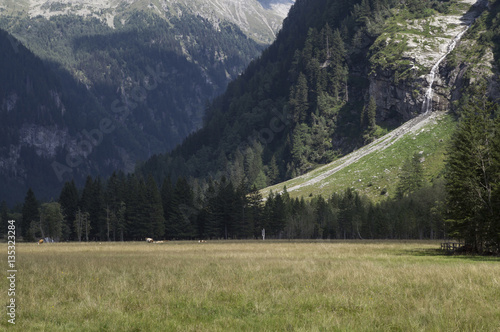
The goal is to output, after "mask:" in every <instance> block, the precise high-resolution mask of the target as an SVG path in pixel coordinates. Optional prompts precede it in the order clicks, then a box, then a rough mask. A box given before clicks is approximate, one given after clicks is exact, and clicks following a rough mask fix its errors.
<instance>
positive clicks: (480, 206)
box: [446, 97, 500, 252]
mask: <svg viewBox="0 0 500 332" xmlns="http://www.w3.org/2000/svg"><path fill="white" fill-rule="evenodd" d="M497 107H498V106H497V105H496V104H494V103H492V102H489V101H488V100H487V99H486V97H483V98H481V99H480V98H479V97H474V98H471V99H470V101H469V102H468V104H467V105H466V106H465V107H464V109H463V111H462V118H461V120H460V123H459V125H458V129H457V131H456V133H455V135H454V137H453V139H452V144H451V149H450V151H449V155H448V161H447V171H446V189H447V192H448V201H447V206H448V220H447V224H448V229H449V233H450V235H451V236H453V237H456V238H459V239H463V240H465V241H466V242H467V244H468V245H470V246H471V247H472V249H473V250H474V251H476V252H483V251H485V250H495V251H497V252H498V251H499V249H500V243H498V240H497V239H498V233H497V230H498V215H495V210H496V209H497V207H496V206H495V199H494V190H495V187H496V186H497V185H498V174H495V163H496V161H495V157H494V156H495V153H496V152H494V141H495V130H494V128H495V126H494V121H493V119H492V116H493V114H494V110H495V109H496V108H497Z"/></svg>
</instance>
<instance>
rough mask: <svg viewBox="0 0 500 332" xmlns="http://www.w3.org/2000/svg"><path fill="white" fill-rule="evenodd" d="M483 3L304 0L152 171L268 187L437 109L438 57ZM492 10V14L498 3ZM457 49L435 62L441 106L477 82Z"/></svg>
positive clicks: (148, 167) (151, 164)
mask: <svg viewBox="0 0 500 332" xmlns="http://www.w3.org/2000/svg"><path fill="white" fill-rule="evenodd" d="M473 4H474V3H473V2H472V1H437V0H436V1H426V2H422V1H406V2H404V3H402V2H400V1H366V0H365V1H349V2H348V1H340V0H338V1H330V2H326V3H325V2H321V1H297V2H296V3H295V5H294V6H293V7H292V9H291V11H290V14H289V17H288V18H287V19H286V20H285V22H284V26H283V29H282V31H281V32H280V34H279V35H278V38H277V40H276V42H275V43H274V44H273V45H272V46H271V47H270V48H269V49H268V50H266V51H265V52H264V54H263V55H262V57H261V58H260V59H259V60H258V61H255V62H254V63H252V64H251V65H250V66H249V68H248V69H247V71H246V72H245V73H244V74H243V75H242V76H241V77H240V78H239V79H237V80H236V81H234V82H232V83H231V84H230V85H229V87H228V90H227V92H226V93H225V94H224V95H223V96H221V97H220V98H218V99H217V100H216V101H215V102H214V103H213V104H212V105H211V106H210V107H209V113H208V116H207V119H206V121H205V126H204V127H203V129H201V130H200V131H198V132H197V133H195V134H193V135H191V136H190V137H188V138H187V139H186V140H185V141H184V143H183V145H182V146H181V147H179V148H177V149H176V150H174V151H173V152H172V153H171V154H169V155H159V156H154V157H153V158H152V159H150V160H149V161H148V162H146V163H145V164H144V165H143V166H142V167H141V168H140V172H141V173H142V174H143V175H146V174H148V173H152V174H154V175H155V176H156V178H157V180H158V181H161V179H162V178H164V177H166V176H168V175H171V176H172V177H173V178H177V177H179V176H188V177H190V176H193V177H211V178H219V177H222V176H224V177H226V178H229V179H231V180H232V181H233V183H240V182H242V181H245V182H246V183H247V184H248V185H249V186H253V185H255V186H257V187H260V188H262V187H265V186H266V185H268V184H272V183H276V182H279V181H281V180H285V179H289V178H293V177H295V176H298V175H301V174H304V173H306V172H307V171H310V170H311V169H314V168H316V167H317V166H319V165H323V164H326V163H329V162H331V161H333V160H336V159H337V158H338V157H340V156H342V155H345V154H347V153H349V152H351V151H353V150H355V149H358V148H359V147H361V146H363V145H365V144H368V143H370V142H372V141H373V140H375V139H377V138H379V137H381V136H383V135H384V134H385V133H387V132H388V131H390V130H391V129H393V128H395V127H397V126H398V125H400V124H402V123H404V122H405V121H407V120H409V119H411V118H413V117H415V116H417V115H418V114H420V113H424V112H426V110H427V108H426V107H423V106H422V104H423V102H424V97H425V95H426V92H427V90H428V87H429V83H430V82H429V81H430V79H429V77H428V74H429V73H430V71H431V67H433V65H434V64H435V62H433V61H438V60H440V59H441V58H442V57H443V56H444V55H445V54H447V53H448V45H449V44H450V43H451V41H452V40H453V39H454V38H455V36H456V35H457V34H460V33H461V32H463V31H464V29H465V27H466V26H467V25H468V24H470V23H472V21H473V18H474V17H476V16H477V15H479V14H480V13H481V12H482V11H484V10H486V5H487V4H486V3H485V2H483V1H480V2H478V5H477V6H473ZM489 7H490V9H489V10H487V11H486V13H487V14H486V16H488V15H494V13H495V10H496V8H497V5H496V2H493V1H492V2H490V3H489ZM492 13H493V14H492ZM441 21H442V22H441ZM476 25H477V24H474V26H473V28H472V31H474V27H475V26H476ZM471 33H472V32H470V33H467V34H466V36H464V37H465V41H463V43H467V41H466V40H467V36H469V35H471ZM474 38H475V39H477V38H479V37H478V36H477V35H476V36H475V37H474ZM490 52H491V51H490ZM490 54H491V53H490ZM449 56H450V58H455V59H456V60H455V62H454V64H453V65H451V62H449V61H447V62H442V61H441V62H440V66H436V69H435V80H434V85H435V87H436V88H437V89H435V90H434V91H435V92H436V93H435V94H434V95H433V97H432V98H430V100H432V101H433V105H434V106H433V108H434V109H435V110H440V109H448V108H450V107H451V105H452V103H453V102H455V101H457V100H459V99H460V98H461V97H462V96H463V95H464V93H465V92H467V88H468V87H469V86H471V85H472V86H473V85H475V83H474V79H470V77H468V74H467V73H470V72H471V70H473V69H472V67H470V66H469V62H468V60H467V59H466V58H463V57H459V56H456V52H452V53H451V54H450V55H449ZM477 60H478V62H477V64H481V63H488V61H489V60H488V59H486V58H484V59H477ZM469 67H470V68H469ZM467 68H469V69H467ZM495 80H496V79H492V80H490V81H491V84H490V85H489V86H490V87H491V89H490V90H491V91H490V93H491V94H492V95H493V94H494V91H495V88H494V84H493V83H494V82H495Z"/></svg>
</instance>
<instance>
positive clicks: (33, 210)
mask: <svg viewBox="0 0 500 332" xmlns="http://www.w3.org/2000/svg"><path fill="white" fill-rule="evenodd" d="M22 216H23V219H22V223H21V227H20V229H19V232H20V233H21V234H22V235H23V238H24V239H25V240H26V241H33V240H34V238H33V237H32V236H31V235H30V231H29V230H30V228H31V225H32V223H38V222H39V219H40V211H39V203H38V201H37V199H36V197H35V193H34V192H33V190H31V188H30V189H29V190H28V192H27V193H26V198H25V199H24V204H23V209H22Z"/></svg>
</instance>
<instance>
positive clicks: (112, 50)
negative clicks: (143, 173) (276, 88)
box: [0, 1, 285, 202]
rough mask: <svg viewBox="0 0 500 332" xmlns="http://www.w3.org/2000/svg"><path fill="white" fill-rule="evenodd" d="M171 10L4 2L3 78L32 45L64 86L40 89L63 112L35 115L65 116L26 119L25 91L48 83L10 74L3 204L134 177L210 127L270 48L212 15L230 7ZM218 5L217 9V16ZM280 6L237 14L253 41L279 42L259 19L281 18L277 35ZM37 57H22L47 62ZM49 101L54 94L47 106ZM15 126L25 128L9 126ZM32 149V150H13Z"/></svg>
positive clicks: (2, 99) (0, 165) (36, 104)
mask: <svg viewBox="0 0 500 332" xmlns="http://www.w3.org/2000/svg"><path fill="white" fill-rule="evenodd" d="M280 3H281V2H280ZM161 4H163V7H161V8H163V9H162V10H161V12H158V10H156V7H158V6H159V5H160V2H158V3H155V4H153V3H150V2H149V1H148V2H144V1H109V2H100V1H16V2H13V1H1V2H0V18H1V19H0V28H5V29H6V30H8V31H9V32H11V33H12V35H13V37H11V36H9V37H4V38H7V39H8V41H9V43H8V45H10V44H12V45H14V46H15V47H14V48H13V47H10V49H8V50H7V49H6V51H5V52H4V54H3V55H4V56H5V58H4V62H3V63H2V65H3V66H5V67H4V69H3V70H9V69H12V68H19V66H22V64H20V63H18V62H16V61H19V58H17V57H18V54H17V47H18V46H19V47H20V46H22V45H24V46H26V47H27V48H29V49H30V51H31V52H32V53H33V54H34V55H35V56H36V57H39V58H41V59H42V60H43V61H44V62H45V66H44V68H45V69H46V70H47V71H48V72H50V75H49V76H50V77H52V79H53V80H54V81H56V82H58V88H57V89H56V88H54V87H52V86H48V87H47V88H46V89H38V90H37V95H38V96H39V97H40V98H41V99H44V100H45V99H47V100H50V99H51V98H56V100H57V103H58V104H55V106H47V105H45V104H44V103H42V102H41V101H40V100H39V99H30V101H29V102H30V107H29V109H30V110H29V112H34V111H35V109H41V108H47V109H49V110H50V111H48V112H49V113H50V112H54V113H55V112H59V113H60V119H59V118H54V117H53V116H49V117H48V118H47V119H45V121H41V120H40V118H39V117H32V116H30V114H28V113H29V112H28V113H24V112H26V109H24V108H23V105H24V104H23V103H26V102H27V101H26V99H29V98H28V97H26V96H25V92H24V91H23V88H24V85H25V84H26V80H27V77H29V78H30V79H35V80H38V79H41V77H39V76H38V75H34V76H30V75H29V72H26V71H25V70H20V71H19V72H20V73H25V74H26V75H24V76H23V75H13V76H12V79H13V80H11V81H3V79H4V78H5V79H6V76H4V75H2V78H1V79H0V80H2V85H3V86H4V88H5V89H4V90H2V91H0V92H1V93H0V105H3V106H2V128H3V129H5V131H4V133H3V139H2V140H1V141H0V146H1V148H2V151H3V153H2V155H0V161H1V162H0V173H2V177H3V181H6V182H9V183H11V184H12V185H11V186H10V187H9V189H8V190H7V188H6V190H5V191H2V193H1V195H0V200H2V199H7V200H9V201H10V202H14V201H19V200H21V199H22V197H23V195H24V193H25V192H26V190H27V188H28V187H29V186H33V189H34V190H35V191H36V192H40V193H43V194H44V196H42V197H45V198H50V197H51V196H53V195H56V193H57V192H58V189H59V187H60V185H61V183H62V181H64V180H70V179H72V178H75V180H76V181H77V182H78V183H80V184H82V182H83V180H84V178H85V176H86V175H87V174H94V175H96V174H101V175H103V176H106V175H108V174H110V172H111V171H112V170H115V169H123V170H126V171H132V170H133V168H134V166H135V164H136V162H137V161H138V160H143V159H146V158H148V157H149V156H151V155H152V154H154V153H159V152H164V151H168V150H170V149H172V148H173V147H175V146H176V145H177V144H178V143H180V142H181V140H182V139H183V138H184V137H186V136H187V135H188V134H189V133H191V132H192V131H193V130H195V129H197V128H199V127H200V126H201V123H202V117H203V114H204V108H205V103H206V102H207V101H208V100H210V99H211V98H213V97H214V96H216V95H218V94H220V93H222V92H223V91H224V89H225V87H226V85H227V83H228V82H229V81H230V80H231V79H233V78H235V77H237V76H238V75H239V73H240V72H241V71H242V70H243V69H244V68H245V66H246V65H247V64H248V63H249V62H250V60H251V59H252V58H255V57H257V56H258V55H259V54H260V52H261V50H262V49H263V45H262V44H259V43H257V42H256V41H255V40H253V39H250V38H249V37H248V36H247V35H245V33H244V32H242V31H241V30H240V29H239V28H238V26H236V25H235V24H233V23H231V22H230V21H228V20H229V19H234V17H233V18H231V17H230V15H229V14H228V15H225V16H220V17H219V16H217V15H215V16H214V15H213V13H216V12H217V11H216V10H214V9H213V8H218V7H217V6H219V5H221V4H225V6H226V7H227V6H229V3H226V2H220V3H219V2H213V3H212V2H207V1H198V2H196V6H194V3H193V6H188V7H186V5H187V4H186V3H183V2H175V3H171V2H162V3H161ZM208 4H212V5H213V6H216V7H213V8H212V9H209V7H207V6H208ZM230 4H232V5H231V6H233V7H234V8H236V9H238V8H239V7H238V6H236V4H237V3H233V2H230ZM281 4H282V5H285V2H283V3H281ZM167 5H168V6H167ZM274 5H276V3H275V2H273V3H272V6H271V7H270V9H266V8H267V7H266V8H264V7H263V6H262V5H260V4H259V3H258V2H255V3H252V6H250V5H248V6H243V7H244V8H246V9H245V10H246V11H240V10H239V9H238V11H236V12H234V13H233V14H235V15H236V13H237V14H238V15H240V16H241V15H243V14H242V13H245V15H246V16H245V17H246V21H245V22H246V23H247V26H246V28H247V33H248V35H251V34H253V33H255V36H254V37H255V39H256V40H259V41H264V40H267V39H266V38H272V34H267V35H266V34H264V33H262V34H261V33H260V32H257V31H258V30H259V29H260V28H258V27H257V28H255V30H254V26H253V25H254V24H257V23H256V22H253V21H249V19H250V17H253V16H252V15H254V14H255V15H257V14H258V13H260V12H259V10H260V11H264V12H266V13H267V14H268V16H266V19H265V20H263V22H266V24H271V22H275V24H274V23H273V24H274V25H273V29H278V28H279V22H280V20H279V17H281V16H280V15H282V14H283V13H281V14H279V15H278V16H273V15H274V14H273V13H274V12H275V11H274V9H273V8H274V7H273V6H274ZM155 6H156V7H155ZM229 7H230V6H229ZM229 7H228V8H229ZM233 7H231V8H233ZM247 7H248V8H252V9H254V11H253V12H252V11H251V10H250V9H248V8H247ZM257 8H260V9H259V10H257ZM247 9H248V10H247ZM204 10H206V12H204ZM241 10H243V9H241ZM201 13H205V14H206V15H205V16H206V18H204V17H202V16H200V14H201ZM271 14H272V15H271ZM110 15H111V16H110ZM259 15H260V14H259ZM259 17H260V19H261V18H262V17H261V16H259ZM271 17H274V18H272V19H271ZM242 26H243V25H242ZM272 31H273V33H274V31H275V30H272ZM261 37H262V38H261ZM23 52H24V51H23ZM33 54H32V55H31V57H30V58H29V59H26V58H22V59H23V60H26V61H28V62H36V61H38V62H39V60H38V59H37V60H35V56H33ZM26 68H31V67H30V65H29V64H26ZM44 85H47V84H44ZM43 93H46V94H47V95H46V96H45V97H43V98H42V94H43ZM54 96H56V97H54ZM61 110H63V111H61ZM20 114H25V116H20ZM13 118H15V119H16V120H15V121H14V120H12V119H13ZM56 119H59V120H58V121H56ZM108 120H112V121H114V124H116V125H113V126H114V127H112V128H116V130H115V129H114V130H111V131H109V132H106V133H104V132H102V130H101V128H100V126H101V122H102V121H104V123H106V124H107V123H108V122H107V121H108ZM14 122H15V127H10V128H9V129H6V128H7V124H9V123H11V124H12V123H14ZM97 131H100V132H101V133H100V134H97ZM86 133H87V134H86ZM88 133H90V135H89V134H88ZM92 133H94V136H92ZM101 134H103V135H102V137H101ZM27 136H29V137H31V138H30V139H28V138H27ZM33 140H35V141H36V142H35V141H33ZM94 143H95V144H94ZM89 144H90V145H89ZM25 149H28V150H30V151H33V153H29V154H19V153H11V152H10V151H21V150H25ZM37 165H40V167H39V166H37ZM14 169H16V171H13V170H14ZM41 169H43V170H44V172H41V171H40V170H41ZM41 174H44V176H42V175H41ZM38 177H40V179H39V180H37V178H38ZM42 183H43V184H42ZM14 189H15V191H16V195H14V194H12V190H14ZM8 191H10V192H8ZM21 193H22V194H21Z"/></svg>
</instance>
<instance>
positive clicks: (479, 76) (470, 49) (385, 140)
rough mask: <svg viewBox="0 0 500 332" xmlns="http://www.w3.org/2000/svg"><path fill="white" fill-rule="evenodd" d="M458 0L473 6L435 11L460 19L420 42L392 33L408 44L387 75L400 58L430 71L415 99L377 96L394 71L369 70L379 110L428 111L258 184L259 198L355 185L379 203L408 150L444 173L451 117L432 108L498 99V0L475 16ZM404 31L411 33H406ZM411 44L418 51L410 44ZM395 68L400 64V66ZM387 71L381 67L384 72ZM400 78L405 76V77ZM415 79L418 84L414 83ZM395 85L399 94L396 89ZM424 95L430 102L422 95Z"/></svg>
mask: <svg viewBox="0 0 500 332" xmlns="http://www.w3.org/2000/svg"><path fill="white" fill-rule="evenodd" d="M465 3H468V4H469V5H473V4H476V6H472V7H470V8H469V7H463V10H464V11H466V13H465V14H464V15H461V16H457V12H455V13H451V14H449V15H444V16H441V17H439V16H438V17H434V18H433V20H432V21H431V22H438V24H439V25H440V26H442V27H444V26H446V25H443V23H442V22H447V23H448V24H450V22H453V21H455V22H457V19H458V18H459V17H461V19H460V20H458V22H460V23H459V24H457V25H455V24H451V25H450V30H446V31H442V32H441V34H436V35H435V36H434V37H431V38H428V39H427V42H426V43H425V44H424V43H423V42H422V40H420V42H421V43H420V45H418V44H417V43H412V42H411V39H410V38H406V37H405V38H401V39H399V40H398V42H399V43H402V42H408V45H410V46H411V50H406V51H405V52H404V53H402V54H403V55H402V58H401V59H396V61H394V63H389V62H388V63H387V65H388V66H392V70H393V74H394V72H395V71H397V70H399V68H400V67H398V66H397V63H398V61H400V62H402V61H404V60H402V59H404V58H405V57H406V60H408V59H411V60H412V61H413V67H412V68H414V70H415V67H417V66H420V67H421V69H420V70H422V71H425V70H429V68H431V69H430V70H429V71H430V72H433V73H432V74H435V77H432V75H425V76H420V78H423V83H424V84H423V86H421V90H422V91H426V92H427V95H425V94H422V93H421V94H420V95H418V98H415V99H416V101H419V102H418V103H413V102H408V100H409V99H411V98H412V97H411V96H408V95H406V98H407V99H406V100H404V98H400V100H399V102H396V101H397V96H398V94H397V93H395V94H382V93H381V92H382V91H384V87H383V85H384V84H385V85H386V86H385V89H390V88H391V87H394V81H393V79H394V77H391V76H388V77H389V80H385V79H386V78H387V76H384V77H382V78H381V77H377V76H378V75H377V74H378V73H380V68H377V69H378V72H377V74H373V76H372V78H371V82H372V85H371V89H370V91H373V90H375V92H377V93H376V94H375V95H376V96H377V97H378V99H377V101H381V104H382V105H378V109H382V110H384V109H385V110H389V107H387V104H384V102H387V101H388V100H390V101H391V102H392V103H394V105H395V106H396V107H398V109H397V112H398V113H399V116H400V117H402V118H403V117H409V116H411V114H412V113H411V112H409V113H406V114H404V112H402V110H403V109H406V110H411V109H412V108H413V113H417V112H418V111H419V110H420V111H423V110H425V107H428V108H429V109H428V112H427V113H424V114H421V115H419V116H417V117H415V118H413V119H412V120H409V121H408V122H406V123H405V124H403V125H402V126H400V127H398V128H397V129H395V130H393V131H392V132H390V133H388V134H387V135H385V136H383V137H381V138H380V139H377V140H375V141H374V142H372V143H371V144H369V145H366V146H364V147H362V148H360V149H359V150H356V151H354V152H352V153H350V154H348V155H346V156H345V157H343V158H340V159H338V160H336V161H334V162H332V163H330V164H328V165H325V166H323V167H320V168H317V169H315V170H314V171H311V172H309V173H307V174H304V175H302V176H299V177H297V178H294V179H291V180H289V181H286V182H283V183H280V184H277V185H274V186H270V187H268V188H265V189H263V190H262V191H261V193H262V194H263V195H264V196H266V195H268V194H269V192H270V191H273V192H275V193H276V192H282V191H283V190H284V188H285V187H286V190H287V192H288V193H289V194H290V196H291V197H314V196H317V195H323V196H329V195H330V194H331V193H333V192H341V191H343V190H345V189H347V188H355V189H356V190H358V191H359V192H362V193H364V194H366V195H368V196H369V197H370V198H372V199H373V200H375V201H378V200H380V199H382V198H385V197H386V196H389V195H390V196H393V195H394V193H395V191H396V187H397V185H398V182H399V176H400V173H401V168H402V165H403V164H404V163H405V161H406V160H408V159H410V158H411V157H412V155H414V154H418V155H419V158H420V162H421V164H422V166H423V169H424V172H425V176H426V178H427V179H428V180H432V179H434V178H436V177H439V176H440V175H441V174H442V172H443V171H444V159H445V155H446V150H447V148H448V147H449V142H450V137H451V134H452V132H453V131H454V128H455V126H456V121H455V119H454V118H453V117H452V116H450V115H444V112H442V111H441V112H440V111H438V110H445V111H448V110H450V109H451V110H453V111H457V110H459V109H460V107H461V106H462V105H463V104H466V102H465V101H466V100H467V99H468V98H469V96H472V95H474V94H487V95H488V96H489V97H490V98H491V99H492V100H497V101H498V100H499V97H500V94H499V93H500V89H499V85H498V64H499V59H500V57H499V55H500V54H499V39H498V36H497V35H496V34H497V33H498V31H500V30H499V28H500V25H499V22H498V20H497V17H498V12H499V6H498V4H496V3H493V2H491V3H489V4H488V10H487V11H485V12H484V13H482V15H481V16H479V15H480V14H481V9H484V7H482V8H481V6H485V5H486V3H485V2H478V3H476V2H472V1H470V2H468V1H467V2H465ZM430 26H432V25H430ZM469 26H470V28H469ZM405 34H407V35H410V33H408V32H405ZM413 38H415V36H413ZM379 39H380V40H382V41H383V42H384V43H386V44H387V43H390V41H388V37H387V35H385V34H382V35H381V37H379ZM438 41H439V42H440V44H439V47H436V48H434V47H433V48H432V49H431V47H432V46H436V45H437V42H438ZM455 46H456V48H455ZM418 47H420V49H417V48H418ZM426 49H427V52H426ZM385 54H387V52H386V53H385ZM410 54H411V56H410ZM424 55H425V56H424ZM431 60H432V61H434V63H432V62H431ZM400 65H401V63H400ZM424 66H425V67H424ZM402 67H403V68H405V67H404V65H403V66H402ZM390 70H391V69H388V70H387V71H386V73H389V72H390ZM405 80H406V82H412V81H411V80H410V79H409V78H406V79H405ZM381 82H384V83H381ZM432 83H434V84H432ZM414 84H415V82H414ZM417 84H421V83H420V82H418V81H417ZM425 84H427V86H425ZM402 86H403V84H399V85H397V87H398V88H401V89H402ZM394 90H395V89H393V90H392V91H393V92H394ZM400 91H403V92H404V90H403V89H402V90H400ZM403 96H404V94H403ZM391 98H392V99H391ZM426 99H429V100H428V101H426ZM404 101H406V103H404ZM391 102H389V104H390V103H391ZM429 102H430V103H429ZM432 110H434V111H432ZM385 116H387V114H386V115H385Z"/></svg>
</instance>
